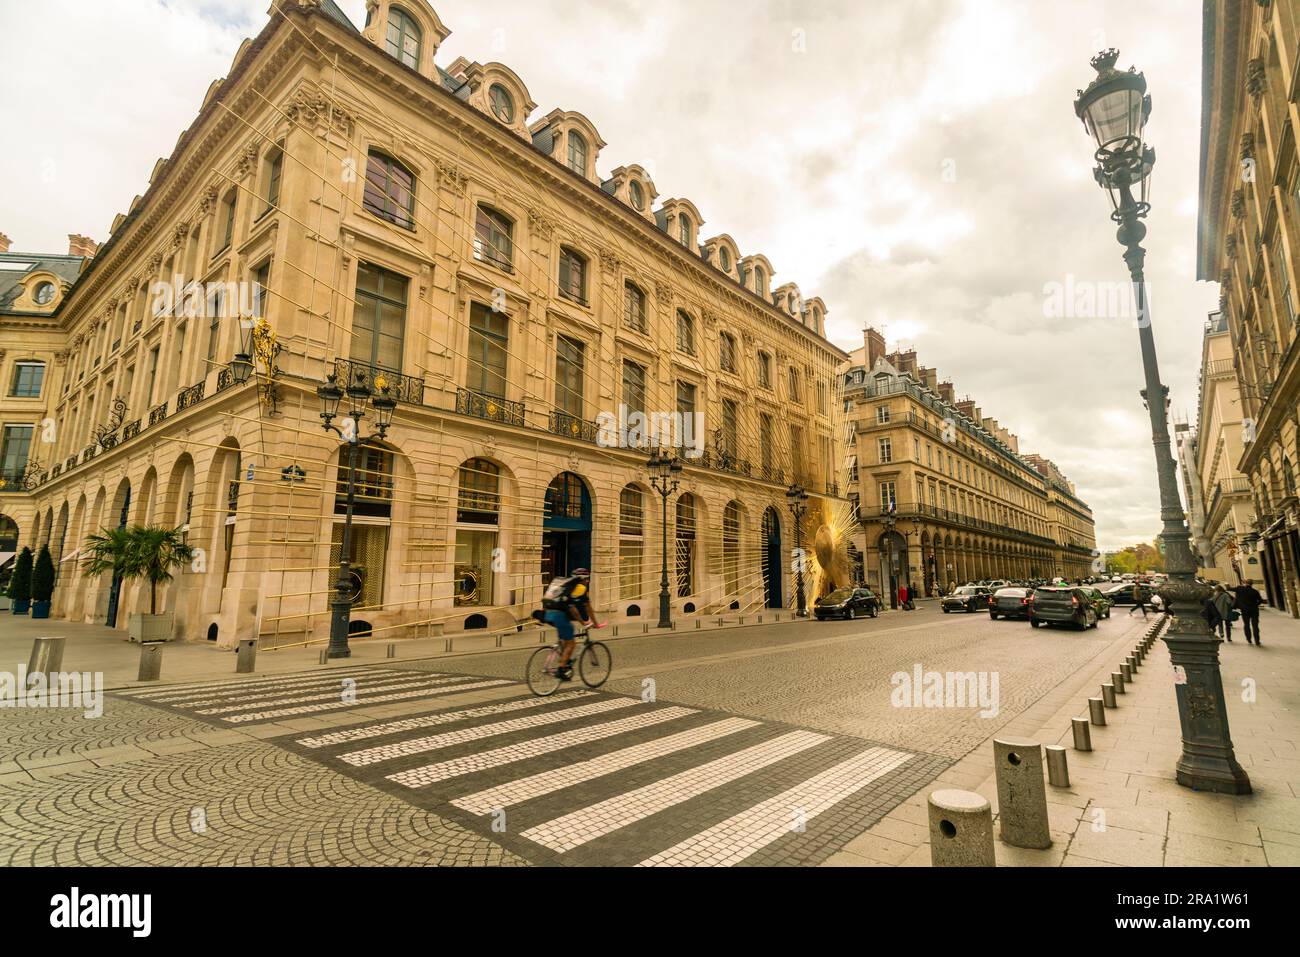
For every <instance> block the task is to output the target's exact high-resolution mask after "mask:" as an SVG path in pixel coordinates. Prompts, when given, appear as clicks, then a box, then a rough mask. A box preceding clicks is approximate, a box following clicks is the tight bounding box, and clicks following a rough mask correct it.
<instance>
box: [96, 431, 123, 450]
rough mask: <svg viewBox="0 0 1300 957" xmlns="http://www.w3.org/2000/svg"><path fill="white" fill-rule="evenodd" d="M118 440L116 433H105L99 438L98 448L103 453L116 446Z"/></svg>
mask: <svg viewBox="0 0 1300 957" xmlns="http://www.w3.org/2000/svg"><path fill="white" fill-rule="evenodd" d="M117 442H118V438H117V433H116V432H105V433H104V434H103V435H101V436H100V437H99V446H100V448H102V449H103V450H104V451H108V450H109V449H111V448H114V447H115V446H116V445H117Z"/></svg>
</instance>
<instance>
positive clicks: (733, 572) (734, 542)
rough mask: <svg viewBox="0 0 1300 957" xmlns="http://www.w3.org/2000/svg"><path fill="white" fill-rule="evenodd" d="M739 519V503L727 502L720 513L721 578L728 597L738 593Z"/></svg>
mask: <svg viewBox="0 0 1300 957" xmlns="http://www.w3.org/2000/svg"><path fill="white" fill-rule="evenodd" d="M740 519H741V508H740V503H739V502H728V503H727V507H726V508H725V509H723V512H722V577H723V581H724V583H725V586H724V587H725V589H726V593H727V594H728V595H735V594H737V593H739V591H740Z"/></svg>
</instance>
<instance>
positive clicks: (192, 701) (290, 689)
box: [154, 671, 469, 709]
mask: <svg viewBox="0 0 1300 957" xmlns="http://www.w3.org/2000/svg"><path fill="white" fill-rule="evenodd" d="M434 679H437V680H440V681H455V680H462V681H468V680H469V676H468V675H440V674H429V673H427V672H426V673H424V674H420V673H416V672H410V671H407V672H392V673H381V674H376V675H374V676H373V679H372V677H371V676H370V675H365V676H362V677H357V678H353V677H351V676H349V675H344V676H342V677H339V678H328V679H323V680H320V681H314V682H312V683H311V684H295V685H292V686H283V685H276V686H273V687H270V688H255V689H253V690H252V691H250V692H248V693H247V694H231V693H226V694H221V695H217V696H216V697H211V696H207V697H198V698H181V699H178V700H175V701H163V702H157V701H156V702H154V704H166V705H169V706H170V707H173V708H187V709H196V708H200V707H203V706H204V705H220V704H235V703H238V702H241V701H249V700H252V701H253V702H254V703H255V704H256V703H260V702H257V700H256V699H258V698H270V699H272V700H283V699H284V697H285V696H286V695H292V694H302V695H307V694H312V693H314V692H318V691H337V690H339V689H342V688H343V687H344V683H345V682H348V681H351V682H354V683H355V684H354V687H355V689H356V690H362V689H370V688H374V687H375V686H376V685H379V684H388V683H392V682H397V681H428V680H434ZM238 690H239V689H235V688H232V689H231V691H238ZM302 700H306V699H305V698H304V699H302Z"/></svg>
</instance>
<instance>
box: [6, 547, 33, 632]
mask: <svg viewBox="0 0 1300 957" xmlns="http://www.w3.org/2000/svg"><path fill="white" fill-rule="evenodd" d="M9 597H10V598H11V599H13V603H14V614H15V615H25V614H27V608H28V606H29V605H30V604H31V601H32V550H31V549H30V548H24V549H23V550H22V552H20V553H19V555H18V561H17V562H15V563H14V575H13V578H11V579H9Z"/></svg>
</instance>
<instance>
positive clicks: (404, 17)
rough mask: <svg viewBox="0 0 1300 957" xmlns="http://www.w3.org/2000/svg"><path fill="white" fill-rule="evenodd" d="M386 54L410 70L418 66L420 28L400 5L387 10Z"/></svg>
mask: <svg viewBox="0 0 1300 957" xmlns="http://www.w3.org/2000/svg"><path fill="white" fill-rule="evenodd" d="M388 55H389V56H391V57H393V58H394V59H397V60H400V61H401V62H402V63H404V64H406V65H407V66H409V67H410V68H411V69H412V70H415V69H418V68H419V66H420V28H419V27H418V26H417V25H416V23H415V19H414V18H413V17H412V16H411V15H410V14H409V13H407V12H406V11H405V10H403V9H402V8H401V7H393V8H392V9H390V10H389V11H388Z"/></svg>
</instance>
